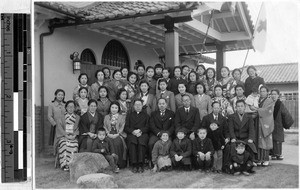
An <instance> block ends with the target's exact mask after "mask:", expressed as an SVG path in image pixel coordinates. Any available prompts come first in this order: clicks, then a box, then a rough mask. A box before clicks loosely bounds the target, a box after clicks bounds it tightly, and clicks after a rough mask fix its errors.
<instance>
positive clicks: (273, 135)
mask: <svg viewBox="0 0 300 190" xmlns="http://www.w3.org/2000/svg"><path fill="white" fill-rule="evenodd" d="M241 73H242V71H241V70H240V69H234V70H233V71H232V76H230V70H229V68H228V67H222V69H221V76H222V78H221V79H220V80H219V81H217V80H216V78H215V77H216V71H215V69H213V68H207V69H206V68H205V66H203V65H198V66H197V67H196V68H195V70H194V69H191V68H189V66H187V65H184V66H182V67H179V66H176V67H174V69H173V71H172V72H171V69H170V68H164V67H163V65H162V64H159V63H158V64H156V65H155V67H153V66H148V67H145V66H144V64H143V63H142V62H141V61H138V64H137V67H136V72H132V71H129V70H128V68H121V69H120V70H114V71H113V74H112V78H111V73H110V69H109V68H107V67H104V68H103V69H102V70H98V71H96V73H95V78H96V79H97V81H96V82H95V83H93V84H92V85H91V86H89V85H88V80H89V77H88V76H87V74H85V73H82V74H80V75H79V77H78V82H79V84H78V85H77V86H76V87H75V89H74V92H73V100H69V101H67V102H65V100H64V97H65V91H64V90H62V89H57V90H56V91H55V93H54V95H55V98H54V100H53V101H52V102H51V104H50V105H49V108H48V119H49V121H50V123H51V127H52V131H53V135H50V142H49V143H50V144H52V145H54V150H55V154H56V155H57V157H56V158H57V159H58V161H59V165H60V167H61V168H62V169H64V170H69V167H68V165H69V162H70V160H71V158H72V155H73V154H74V153H77V152H95V153H99V154H102V155H103V156H104V157H105V158H106V159H107V161H108V162H109V163H110V165H111V166H112V168H113V171H114V172H116V173H117V172H119V168H125V167H126V166H127V165H128V163H129V165H130V166H131V167H132V172H134V173H136V172H139V173H142V172H144V166H145V162H147V161H148V162H149V163H150V164H149V165H150V166H151V167H152V170H153V171H164V170H171V169H185V170H191V169H194V168H195V169H201V170H203V171H213V172H218V173H221V172H226V173H232V174H235V175H238V174H240V173H243V174H245V175H249V173H252V172H254V171H253V169H252V168H253V166H257V165H261V166H268V165H269V155H270V156H271V158H272V159H277V160H282V159H283V156H282V142H283V141H284V128H285V129H288V128H290V126H291V125H292V124H293V119H292V117H291V115H290V114H289V112H288V110H287V109H286V108H285V106H284V104H283V103H282V102H281V101H280V99H279V95H280V92H279V90H277V89H273V90H271V91H270V92H269V89H268V88H267V87H266V85H265V83H264V80H263V78H261V77H259V76H257V74H256V68H255V67H254V66H249V67H248V68H247V73H248V75H249V77H248V78H247V79H246V80H245V82H243V81H241ZM128 160H129V162H128Z"/></svg>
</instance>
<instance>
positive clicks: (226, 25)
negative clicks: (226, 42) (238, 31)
mask: <svg viewBox="0 0 300 190" xmlns="http://www.w3.org/2000/svg"><path fill="white" fill-rule="evenodd" d="M222 20H223V22H224V24H225V27H226V30H227V32H231V30H230V27H229V26H228V24H227V21H226V19H225V18H222Z"/></svg>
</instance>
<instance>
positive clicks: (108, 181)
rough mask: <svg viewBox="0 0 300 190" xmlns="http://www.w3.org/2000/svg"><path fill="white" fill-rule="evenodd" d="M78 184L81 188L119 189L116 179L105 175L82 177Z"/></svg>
mask: <svg viewBox="0 0 300 190" xmlns="http://www.w3.org/2000/svg"><path fill="white" fill-rule="evenodd" d="M77 184H78V186H79V187H80V188H101V189H110V188H118V185H117V184H116V183H115V179H114V177H113V176H111V175H107V174H103V173H97V174H88V175H84V176H81V177H79V178H78V180H77Z"/></svg>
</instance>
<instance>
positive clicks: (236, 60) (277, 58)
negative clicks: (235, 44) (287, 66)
mask: <svg viewBox="0 0 300 190" xmlns="http://www.w3.org/2000/svg"><path fill="white" fill-rule="evenodd" d="M246 3H247V4H248V8H249V11H250V15H251V18H252V22H253V25H255V23H256V19H257V16H258V14H259V9H260V6H261V4H262V2H259V1H254V2H253V1H248V2H246ZM264 3H265V7H266V15H267V39H266V47H265V50H264V52H259V51H254V50H249V54H248V57H247V59H246V64H245V65H260V64H276V63H289V62H298V60H299V55H298V54H299V45H298V44H299V32H297V31H299V22H300V21H299V19H297V18H299V2H296V1H267V2H266V1H265V2H264ZM246 53H247V50H245V51H234V52H226V55H225V60H226V61H225V65H226V66H228V67H229V68H230V69H234V68H238V67H242V66H243V63H244V59H245V57H246ZM206 55H208V56H210V57H213V58H215V54H206Z"/></svg>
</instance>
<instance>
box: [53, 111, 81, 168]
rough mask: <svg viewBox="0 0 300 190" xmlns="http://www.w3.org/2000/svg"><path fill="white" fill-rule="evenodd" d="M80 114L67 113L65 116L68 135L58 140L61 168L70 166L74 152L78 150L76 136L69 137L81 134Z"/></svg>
mask: <svg viewBox="0 0 300 190" xmlns="http://www.w3.org/2000/svg"><path fill="white" fill-rule="evenodd" d="M79 118H80V117H79V116H78V115H76V114H74V113H72V114H69V113H66V114H65V116H64V119H65V120H64V122H63V123H64V126H65V132H66V135H65V136H63V137H61V138H59V140H58V158H59V164H60V167H61V168H68V165H69V163H70V161H71V159H72V156H73V154H74V153H77V152H78V140H77V137H75V138H68V137H69V135H75V136H77V135H78V134H79V130H78V123H79Z"/></svg>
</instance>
